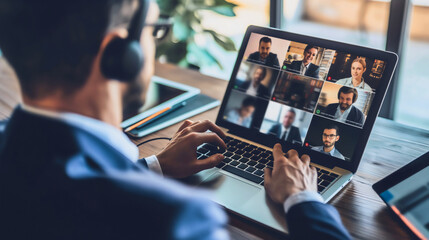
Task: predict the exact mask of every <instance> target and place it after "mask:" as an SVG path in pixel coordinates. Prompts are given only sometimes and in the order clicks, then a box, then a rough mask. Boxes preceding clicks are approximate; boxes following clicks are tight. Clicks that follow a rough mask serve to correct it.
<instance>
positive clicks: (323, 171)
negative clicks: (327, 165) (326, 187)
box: [320, 169, 329, 174]
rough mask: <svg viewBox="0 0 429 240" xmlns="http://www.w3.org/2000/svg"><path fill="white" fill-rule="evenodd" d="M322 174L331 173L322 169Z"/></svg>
mask: <svg viewBox="0 0 429 240" xmlns="http://www.w3.org/2000/svg"><path fill="white" fill-rule="evenodd" d="M320 172H321V173H324V174H329V172H328V171H326V170H323V169H320Z"/></svg>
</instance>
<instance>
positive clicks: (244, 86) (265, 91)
mask: <svg viewBox="0 0 429 240" xmlns="http://www.w3.org/2000/svg"><path fill="white" fill-rule="evenodd" d="M250 84H252V81H245V82H243V83H242V84H241V85H240V86H239V88H241V89H243V90H244V91H247V89H249V87H250ZM257 95H258V96H259V97H270V91H269V90H268V88H267V87H265V86H264V85H262V84H259V87H258V94H257Z"/></svg>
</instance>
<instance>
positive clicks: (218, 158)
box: [195, 154, 225, 172]
mask: <svg viewBox="0 0 429 240" xmlns="http://www.w3.org/2000/svg"><path fill="white" fill-rule="evenodd" d="M224 158H225V157H224V156H223V155H222V154H215V155H212V156H210V157H208V158H205V159H200V160H197V162H196V164H195V168H196V171H197V172H199V171H202V170H205V169H209V168H212V167H215V166H216V165H218V164H219V163H220V162H222V160H223V159H224Z"/></svg>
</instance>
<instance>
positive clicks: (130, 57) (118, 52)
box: [100, 38, 144, 82]
mask: <svg viewBox="0 0 429 240" xmlns="http://www.w3.org/2000/svg"><path fill="white" fill-rule="evenodd" d="M143 56H144V55H143V50H142V48H141V46H140V43H139V42H138V41H136V40H128V39H122V38H115V39H113V40H112V41H111V42H110V43H109V44H108V45H107V46H106V48H105V50H104V53H103V55H102V57H101V63H100V68H101V72H102V74H103V75H104V77H106V78H111V79H116V80H119V81H122V82H131V81H134V79H136V77H137V75H138V74H139V73H140V71H141V69H142V67H143V63H144V57H143Z"/></svg>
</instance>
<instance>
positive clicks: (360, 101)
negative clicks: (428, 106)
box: [223, 33, 386, 160]
mask: <svg viewBox="0 0 429 240" xmlns="http://www.w3.org/2000/svg"><path fill="white" fill-rule="evenodd" d="M303 62H305V63H307V62H310V64H308V65H304V64H303ZM304 66H305V68H304ZM385 68H386V62H384V61H381V60H378V59H370V58H365V57H363V56H358V55H352V54H349V53H343V52H339V51H336V50H332V49H327V48H322V47H319V46H310V45H308V44H305V43H299V42H294V41H288V40H285V39H280V38H275V37H271V36H267V35H262V34H257V33H251V35H250V38H249V41H248V44H247V46H246V49H245V52H244V55H243V59H242V61H241V64H240V67H239V70H238V72H237V75H236V76H235V78H232V80H233V81H234V84H233V90H232V91H231V93H230V96H229V99H228V101H227V104H226V108H225V111H224V117H223V119H224V120H226V121H229V122H231V123H234V124H237V125H240V126H243V127H246V128H252V129H257V130H259V132H261V133H264V134H271V135H274V136H276V137H277V138H279V139H282V140H285V141H286V142H291V143H293V144H299V145H301V146H305V147H308V148H311V149H313V150H315V151H318V150H319V151H321V150H320V149H323V146H324V144H325V142H323V140H322V136H323V135H324V130H322V129H323V127H322V129H318V130H317V131H319V133H318V134H316V133H314V132H311V131H312V130H311V129H316V128H315V127H314V126H313V125H315V124H319V123H320V122H324V123H325V124H326V125H327V126H326V127H329V128H331V127H332V126H336V128H334V129H335V132H337V130H338V132H339V133H340V134H341V135H343V134H347V136H343V137H341V135H339V134H338V135H339V137H338V140H337V141H336V142H335V145H334V148H335V149H333V150H332V151H331V152H330V154H331V156H334V157H337V158H339V159H343V160H350V158H351V156H352V155H353V150H354V148H355V146H356V144H357V143H356V142H355V141H356V139H357V138H356V137H355V136H357V135H356V134H359V133H360V130H361V129H362V128H363V125H364V122H365V119H366V116H367V115H368V112H369V109H370V107H371V103H372V100H373V98H374V96H375V94H376V89H377V87H378V86H379V82H380V80H381V79H382V76H383V71H384V69H385ZM355 85H356V86H355ZM238 96H240V97H238ZM274 103H277V104H278V105H280V108H278V107H277V108H278V109H281V111H280V112H278V113H272V112H271V111H272V110H270V106H272V105H273V104H274ZM252 106H253V107H252ZM271 108H273V107H271ZM285 109H288V110H285ZM240 112H241V113H244V114H243V117H240ZM341 113H342V114H341ZM291 115H294V116H292V117H291ZM262 116H263V117H262ZM274 116H275V117H274ZM314 116H317V117H318V118H317V119H314ZM304 119H306V120H304ZM318 119H325V120H327V121H321V120H318ZM302 121H306V125H305V126H301V125H302V124H301V123H302ZM291 122H292V124H290V123H291ZM309 122H312V123H311V124H310V123H309ZM288 124H289V125H288ZM308 124H310V125H308ZM281 125H283V127H282V126H281ZM285 125H286V127H287V131H285V130H286V127H284V126H285ZM297 125H298V126H297ZM328 125H329V126H328ZM268 128H270V129H268ZM318 128H320V126H319V127H318ZM297 129H298V131H297ZM328 130H330V129H328ZM331 130H332V128H331ZM314 131H316V130H314ZM282 132H283V133H284V132H287V133H286V134H285V135H282ZM331 132H332V131H331ZM350 134H351V135H350ZM317 135H318V136H320V137H319V139H316V138H317V137H316V136H317ZM325 135H326V134H325ZM330 135H332V134H330ZM348 135H350V136H348ZM298 136H299V137H298ZM310 136H311V137H310ZM351 136H353V137H351ZM323 138H325V137H323ZM326 138H330V136H328V137H326ZM345 141H348V142H347V143H345ZM326 144H327V145H329V144H331V145H332V143H328V141H326ZM341 148H343V149H341ZM334 150H335V151H334ZM341 151H343V152H344V154H342V153H341Z"/></svg>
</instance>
